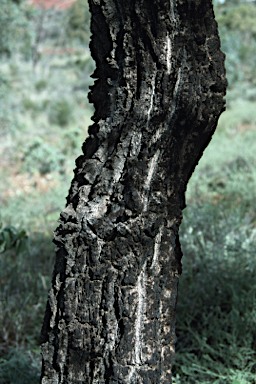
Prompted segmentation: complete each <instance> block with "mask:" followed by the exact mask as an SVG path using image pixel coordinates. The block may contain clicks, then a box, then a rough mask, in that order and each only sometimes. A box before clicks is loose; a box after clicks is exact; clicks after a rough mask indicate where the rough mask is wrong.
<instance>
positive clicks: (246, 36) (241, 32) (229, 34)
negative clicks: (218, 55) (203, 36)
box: [215, 1, 256, 87]
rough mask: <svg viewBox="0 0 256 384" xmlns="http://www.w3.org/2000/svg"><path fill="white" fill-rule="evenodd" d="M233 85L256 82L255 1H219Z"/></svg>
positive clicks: (216, 7) (218, 17) (228, 67)
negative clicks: (221, 2)
mask: <svg viewBox="0 0 256 384" xmlns="http://www.w3.org/2000/svg"><path fill="white" fill-rule="evenodd" d="M215 14H216V18H217V21H218V25H219V32H220V37H221V44H222V50H223V51H224V53H226V68H227V77H228V81H229V86H230V87H234V86H235V84H239V83H241V82H242V81H249V82H255V75H256V65H255V55H256V22H255V21H256V6H255V4H254V3H253V2H242V1H232V2H231V1H226V2H225V3H224V4H215Z"/></svg>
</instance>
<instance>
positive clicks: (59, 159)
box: [22, 138, 65, 175]
mask: <svg viewBox="0 0 256 384" xmlns="http://www.w3.org/2000/svg"><path fill="white" fill-rule="evenodd" d="M64 161H65V158H64V155H63V154H62V153H61V152H60V151H59V150H58V149H56V148H55V147H53V146H51V145H49V144H47V143H45V142H44V141H43V140H42V139H40V138H36V139H34V140H33V141H32V143H31V144H30V145H29V146H28V148H27V149H26V152H25V153H24V156H23V158H22V163H23V169H24V170H26V171H29V172H31V173H34V172H37V171H39V172H40V174H41V175H44V174H46V173H50V172H52V171H57V172H60V173H63V172H64V168H63V164H64Z"/></svg>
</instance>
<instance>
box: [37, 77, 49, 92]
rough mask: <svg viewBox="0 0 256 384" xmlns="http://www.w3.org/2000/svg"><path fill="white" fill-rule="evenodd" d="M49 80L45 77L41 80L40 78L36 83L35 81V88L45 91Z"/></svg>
mask: <svg viewBox="0 0 256 384" xmlns="http://www.w3.org/2000/svg"><path fill="white" fill-rule="evenodd" d="M47 84H48V83H47V80H45V79H41V80H38V81H37V82H36V83H35V89H36V90H37V91H38V92H41V91H43V90H44V89H45V88H46V87H47Z"/></svg>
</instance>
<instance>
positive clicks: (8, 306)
mask: <svg viewBox="0 0 256 384" xmlns="http://www.w3.org/2000/svg"><path fill="white" fill-rule="evenodd" d="M34 2H36V1H34ZM0 5H1V12H0V25H1V29H0V153H1V157H0V164H1V167H0V179H1V183H0V205H1V208H0V221H1V223H2V224H1V227H0V383H1V384H22V383H39V375H40V348H39V340H40V329H41V325H42V322H43V315H44V310H45V305H46V299H47V291H48V289H49V287H50V282H51V275H52V271H53V264H54V257H55V255H54V246H53V244H52V242H51V240H52V236H53V235H52V232H53V230H54V229H55V228H56V226H57V223H56V220H57V219H58V217H59V213H60V212H61V210H62V209H63V208H64V205H65V197H66V195H67V193H68V189H69V185H70V181H71V179H72V175H73V172H72V170H73V168H74V165H75V159H76V157H77V156H79V154H80V153H81V145H82V143H83V141H84V140H85V138H86V136H87V128H88V125H89V124H90V117H91V116H92V114H93V107H92V106H91V105H89V104H88V101H87V93H88V88H89V85H91V84H92V80H91V79H90V74H91V73H92V72H93V69H94V62H93V61H92V59H91V57H90V52H89V37H90V32H89V19H90V16H89V12H88V4H87V0H77V1H75V2H74V3H73V4H72V6H71V7H69V8H66V9H56V8H48V9H44V8H43V7H36V6H33V4H32V3H31V2H30V3H28V2H26V1H25V0H0ZM214 8H215V14H216V19H217V21H218V24H219V32H220V36H221V42H222V50H223V51H224V52H225V53H226V69H227V77H228V81H229V88H228V92H227V110H226V112H224V113H223V115H222V116H221V118H220V121H219V125H218V128H217V131H216V133H215V135H214V137H213V139H212V141H211V143H210V145H209V147H208V148H207V149H206V150H205V153H204V156H203V158H202V159H201V161H200V162H199V165H198V167H197V169H196V171H195V172H194V174H193V176H192V178H191V180H190V182H189V185H188V190H187V208H186V209H185V211H184V220H183V223H182V228H181V242H182V247H183V253H184V257H183V274H182V276H181V278H180V284H179V298H178V305H177V346H176V359H175V363H174V367H173V376H174V379H173V382H174V384H190V383H191V384H192V383H193V384H195V383H202V384H249V383H250V384H255V383H256V352H255V351H256V281H255V275H256V264H255V261H256V254H255V240H256V207H255V199H256V159H255V153H256V2H254V1H242V0H226V1H222V2H220V1H215V2H214Z"/></svg>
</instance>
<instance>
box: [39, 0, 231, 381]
mask: <svg viewBox="0 0 256 384" xmlns="http://www.w3.org/2000/svg"><path fill="white" fill-rule="evenodd" d="M90 9H91V12H92V22H91V30H92V43H91V51H92V56H93V58H94V59H95V61H96V66H97V68H96V71H95V72H94V75H93V76H94V78H97V80H96V82H95V85H94V86H93V88H92V92H91V94H90V100H91V102H93V103H94V106H95V114H94V117H93V120H94V122H95V123H94V124H93V125H92V126H91V127H90V128H89V134H90V136H89V138H88V139H87V140H86V142H85V144H84V146H83V152H84V154H83V155H82V156H80V157H79V158H78V159H77V168H76V170H75V177H74V179H73V181H72V185H71V189H70V192H69V196H68V198H67V206H66V209H65V210H64V211H63V212H62V213H61V217H60V220H59V222H60V225H59V227H58V229H57V230H56V232H55V240H54V241H55V243H56V245H57V248H56V252H57V253H56V264H55V269H54V276H53V282H52V289H51V290H50V293H49V300H48V303H47V308H46V314H45V320H44V326H43V330H42V336H43V343H42V354H43V367H42V377H41V380H42V383H44V384H46V383H53V382H54V383H81V382H87V383H100V382H101V383H103V382H105V383H109V382H111V383H114V382H117V381H121V382H127V383H130V382H136V383H146V382H158V381H160V382H162V383H170V382H171V366H172V360H173V357H174V344H175V329H174V324H175V305H176V299H177V284H178V277H179V275H180V273H181V262H180V260H181V255H182V254H181V249H180V244H179V237H178V229H179V225H180V222H181V218H182V214H181V211H182V209H183V208H184V207H185V196H184V194H185V190H186V185H187V182H188V179H189V177H190V175H191V173H192V172H193V170H194V167H195V165H196V164H197V162H198V160H199V158H200V157H201V155H202V153H203V150H204V148H205V147H206V145H207V144H208V143H209V141H210V139H211V136H212V134H213V132H214V130H215V128H216V125H217V120H218V117H219V115H220V113H221V112H222V111H223V110H224V100H223V96H224V94H225V89H226V85H227V82H226V79H225V72H224V65H223V63H224V55H223V54H222V53H221V52H220V42H219V37H218V33H217V25H216V22H215V20H214V14H213V8H212V4H211V1H205V0H204V1H196V0H195V1H190V2H188V3H186V2H184V1H182V0H177V1H170V2H169V1H168V2H167V1H165V0H161V1H152V2H148V1H138V0H135V1H133V2H125V1H121V0H119V1H106V2H104V3H103V2H100V1H90Z"/></svg>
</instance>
